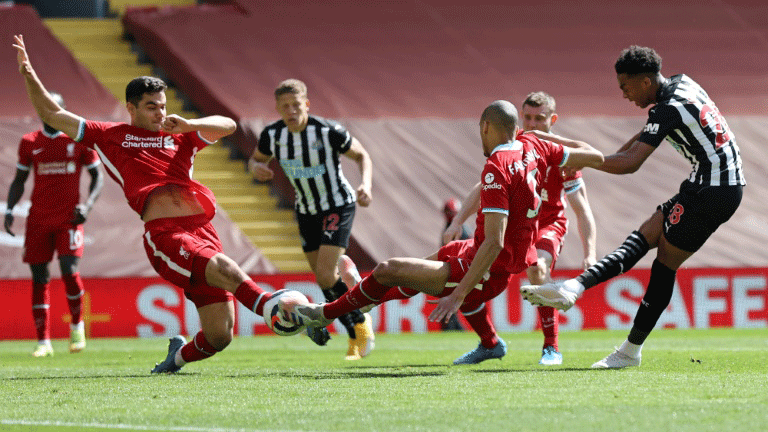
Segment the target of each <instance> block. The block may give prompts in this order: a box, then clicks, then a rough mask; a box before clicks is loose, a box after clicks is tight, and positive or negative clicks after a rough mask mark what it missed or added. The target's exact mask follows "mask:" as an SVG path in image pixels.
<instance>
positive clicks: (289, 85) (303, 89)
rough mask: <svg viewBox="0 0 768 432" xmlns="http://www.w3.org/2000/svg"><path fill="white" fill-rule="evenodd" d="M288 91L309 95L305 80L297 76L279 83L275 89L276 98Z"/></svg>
mask: <svg viewBox="0 0 768 432" xmlns="http://www.w3.org/2000/svg"><path fill="white" fill-rule="evenodd" d="M288 93H291V94H295V95H299V96H304V97H307V85H306V84H304V82H303V81H301V80H297V79H296V78H289V79H287V80H285V81H282V82H281V83H280V84H278V85H277V88H276V89H275V99H277V98H279V97H280V96H282V95H284V94H288Z"/></svg>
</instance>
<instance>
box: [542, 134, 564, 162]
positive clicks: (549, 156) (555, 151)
mask: <svg viewBox="0 0 768 432" xmlns="http://www.w3.org/2000/svg"><path fill="white" fill-rule="evenodd" d="M542 141H543V142H544V144H545V145H546V149H547V153H546V155H545V156H544V157H545V159H546V160H547V165H548V166H552V167H563V166H565V164H566V162H568V156H569V154H570V151H569V150H568V147H564V146H562V145H560V144H557V143H553V142H552V141H546V140H542Z"/></svg>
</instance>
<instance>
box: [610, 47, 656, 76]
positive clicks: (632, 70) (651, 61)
mask: <svg viewBox="0 0 768 432" xmlns="http://www.w3.org/2000/svg"><path fill="white" fill-rule="evenodd" d="M614 67H615V68H616V74H617V75H618V74H627V75H637V74H642V73H650V74H657V73H659V72H661V56H659V54H657V53H656V51H654V49H653V48H648V47H641V46H637V45H632V46H631V47H629V48H626V49H624V50H623V51H622V52H621V54H620V55H619V58H618V60H616V64H615V65H614Z"/></svg>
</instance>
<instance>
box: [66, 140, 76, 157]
mask: <svg viewBox="0 0 768 432" xmlns="http://www.w3.org/2000/svg"><path fill="white" fill-rule="evenodd" d="M74 155H75V143H69V144H67V157H72V156H74Z"/></svg>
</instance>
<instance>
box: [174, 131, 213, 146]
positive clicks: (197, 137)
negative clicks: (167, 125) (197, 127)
mask: <svg viewBox="0 0 768 432" xmlns="http://www.w3.org/2000/svg"><path fill="white" fill-rule="evenodd" d="M182 135H183V136H184V139H185V140H186V141H187V142H188V143H190V144H191V145H192V147H195V148H197V149H198V150H202V149H204V148H206V147H208V146H209V145H211V144H213V143H214V142H215V141H208V140H207V139H205V138H203V135H202V134H200V132H199V131H195V132H187V133H185V134H182Z"/></svg>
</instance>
